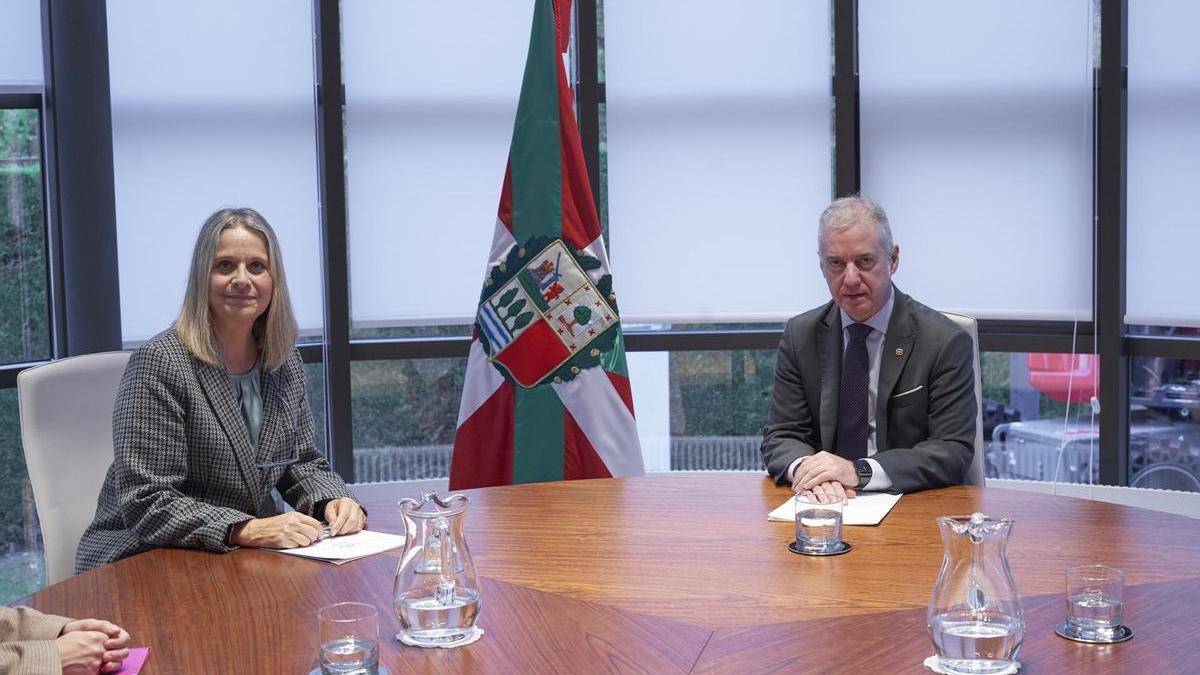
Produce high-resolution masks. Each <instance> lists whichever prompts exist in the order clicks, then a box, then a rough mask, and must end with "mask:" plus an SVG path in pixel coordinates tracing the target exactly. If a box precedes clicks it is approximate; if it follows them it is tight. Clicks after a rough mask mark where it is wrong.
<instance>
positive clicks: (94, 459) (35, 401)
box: [17, 352, 129, 584]
mask: <svg viewBox="0 0 1200 675" xmlns="http://www.w3.org/2000/svg"><path fill="white" fill-rule="evenodd" d="M128 361H129V352H106V353H103V354H87V355H84V356H73V357H70V358H66V359H61V360H59V361H54V362H52V363H47V364H46V365H43V366H38V367H36V368H30V369H29V370H24V371H21V373H20V374H19V375H17V398H18V400H19V405H20V410H21V443H22V445H24V447H25V465H26V466H27V467H28V468H29V482H30V484H31V485H32V486H33V497H34V500H35V501H36V503H37V512H38V519H39V520H40V521H41V524H42V543H43V545H44V547H45V552H46V577H47V579H46V580H47V581H48V582H49V583H51V584H53V583H57V582H59V581H62V580H63V579H66V578H68V577H70V576H71V575H73V574H74V573H75V549H76V548H78V546H79V538H80V537H81V536H83V531H84V530H86V529H87V526H88V525H90V524H91V522H92V518H93V517H94V516H95V514H96V498H97V496H98V495H99V494H100V486H101V485H103V483H104V475H105V473H106V472H107V471H108V466H109V464H111V463H112V459H113V446H112V417H113V404H114V401H115V399H116V396H117V388H118V386H119V385H120V383H121V375H122V374H123V373H124V372H125V364H126V362H128Z"/></svg>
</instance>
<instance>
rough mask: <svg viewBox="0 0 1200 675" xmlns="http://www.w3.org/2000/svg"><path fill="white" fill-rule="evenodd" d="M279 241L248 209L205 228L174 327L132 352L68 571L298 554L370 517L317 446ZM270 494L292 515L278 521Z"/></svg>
mask: <svg viewBox="0 0 1200 675" xmlns="http://www.w3.org/2000/svg"><path fill="white" fill-rule="evenodd" d="M296 334H297V330H296V320H295V318H294V317H293V314H292V305H291V300H290V299H289V297H288V291H287V280H286V277H285V275H284V273H283V260H282V258H281V256H280V253H279V243H278V241H277V240H276V238H275V232H274V231H273V230H272V229H271V226H270V225H269V224H267V221H266V220H265V219H264V218H263V217H262V216H261V215H259V214H258V212H256V211H254V210H253V209H249V208H240V209H221V210H219V211H217V212H216V213H214V214H212V215H211V216H209V218H208V220H207V221H205V223H204V226H203V227H202V228H201V230H200V235H199V237H197V239H196V247H195V249H194V250H193V252H192V263H191V271H190V274H189V276H188V283H187V291H186V294H185V296H184V299H183V308H182V309H181V310H180V312H179V318H178V319H176V320H175V325H174V326H173V327H172V328H170V329H168V330H166V331H164V332H162V333H160V334H158V335H157V336H155V337H154V338H153V339H151V340H150V341H149V342H147V343H146V344H144V345H142V346H141V347H139V348H138V349H137V350H135V351H134V352H133V354H132V355H131V356H130V359H129V365H128V366H127V367H126V369H125V375H124V377H123V378H122V380H121V388H120V391H119V392H118V394H117V400H116V409H115V411H114V413H113V446H114V457H113V463H112V466H111V467H109V470H108V475H107V476H106V477H105V480H104V487H103V488H102V489H101V491H100V500H99V504H98V506H97V508H96V518H95V520H94V521H93V522H92V524H91V525H90V526H89V527H88V529H87V531H86V532H84V534H83V538H82V539H81V540H80V542H79V549H78V553H77V554H76V558H75V567H76V570H78V571H84V570H88V569H92V568H94V567H97V566H99V565H103V564H105V563H108V562H111V561H114V560H118V559H120V558H124V557H127V556H131V555H133V554H135V553H140V552H142V551H146V550H149V549H151V548H155V547H160V546H176V547H186V548H198V549H204V550H208V551H230V550H233V549H234V548H236V547H239V546H247V547H263V548H293V547H297V546H307V545H308V544H310V543H312V542H313V541H315V540H317V539H319V538H321V537H322V535H323V533H322V525H321V523H320V522H319V520H324V521H325V522H326V523H328V529H329V533H328V534H329V535H338V534H349V533H352V532H357V531H359V530H360V529H362V528H363V526H364V525H365V519H366V515H365V512H364V511H363V510H362V509H361V508H360V507H359V505H358V504H357V503H355V502H354V500H353V499H351V497H350V493H349V492H348V491H347V490H346V485H345V484H344V483H343V482H342V480H341V478H339V477H338V476H337V475H336V474H334V473H333V472H332V471H330V469H329V465H328V463H327V462H326V461H325V459H324V457H322V456H321V453H320V452H318V450H317V449H316V447H314V442H313V439H314V426H313V418H312V413H311V411H310V410H309V407H308V402H307V400H306V399H305V393H304V368H303V364H302V363H301V361H300V354H299V352H297V351H296V349H295V341H296ZM272 488H276V489H278V490H279V493H280V495H282V497H283V499H284V500H286V501H287V502H288V503H289V504H291V505H292V507H293V508H294V509H295V511H292V512H288V513H281V512H280V509H279V507H278V506H276V502H275V500H274V499H273V498H272V493H271V491H272Z"/></svg>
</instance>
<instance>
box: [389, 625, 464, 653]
mask: <svg viewBox="0 0 1200 675" xmlns="http://www.w3.org/2000/svg"><path fill="white" fill-rule="evenodd" d="M481 637H483V629H482V628H480V627H479V626H472V627H470V628H468V629H466V630H465V631H463V634H462V635H461V636H460V637H459V638H457V639H455V640H447V641H446V642H438V643H436V644H425V643H422V642H417V641H415V640H413V639H412V638H410V637H408V636H407V635H405V634H404V633H396V639H397V640H399V641H400V642H402V643H404V644H406V645H408V646H409V647H423V648H425V649H453V648H455V647H462V646H464V645H469V644H471V643H472V642H475V641H476V640H478V639H479V638H481Z"/></svg>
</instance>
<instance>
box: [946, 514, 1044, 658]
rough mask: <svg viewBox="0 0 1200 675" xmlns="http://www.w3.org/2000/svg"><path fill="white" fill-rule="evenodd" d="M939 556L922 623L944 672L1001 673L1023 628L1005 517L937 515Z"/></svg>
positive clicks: (1009, 522) (1009, 529) (1013, 655)
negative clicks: (1010, 559) (940, 542)
mask: <svg viewBox="0 0 1200 675" xmlns="http://www.w3.org/2000/svg"><path fill="white" fill-rule="evenodd" d="M937 523H938V527H939V528H940V529H941V533H942V545H943V547H944V554H943V557H942V569H941V571H939V572H938V577H937V583H935V584H934V586H933V595H932V597H931V598H930V599H929V612H928V614H927V615H926V625H927V626H928V628H929V635H930V637H931V638H933V647H934V649H935V650H936V652H937V656H938V662H939V665H940V666H941V668H942V669H943V670H945V671H946V672H948V673H956V674H971V675H978V674H983V673H1000V672H1004V671H1005V670H1007V669H1009V668H1011V667H1012V665H1013V662H1014V661H1016V658H1017V652H1018V651H1019V650H1020V649H1021V640H1022V638H1023V636H1024V632H1025V615H1024V612H1022V610H1021V597H1020V595H1018V594H1017V584H1016V582H1015V581H1013V576H1012V569H1011V568H1009V566H1008V537H1009V534H1010V533H1011V532H1012V525H1013V521H1012V519H1010V518H999V519H996V518H989V517H988V516H985V515H983V514H981V513H976V514H973V515H971V516H943V517H941V518H938V519H937Z"/></svg>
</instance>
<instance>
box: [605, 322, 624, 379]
mask: <svg viewBox="0 0 1200 675" xmlns="http://www.w3.org/2000/svg"><path fill="white" fill-rule="evenodd" d="M600 366H601V367H602V368H604V369H605V370H607V371H608V372H610V373H616V374H618V375H624V376H625V377H629V368H628V367H627V366H626V365H625V335H624V333H622V332H621V329H620V327H618V328H617V339H616V340H613V346H612V349H610V350H608V351H607V352H604V353H603V354H602V355H601V356H600Z"/></svg>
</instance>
